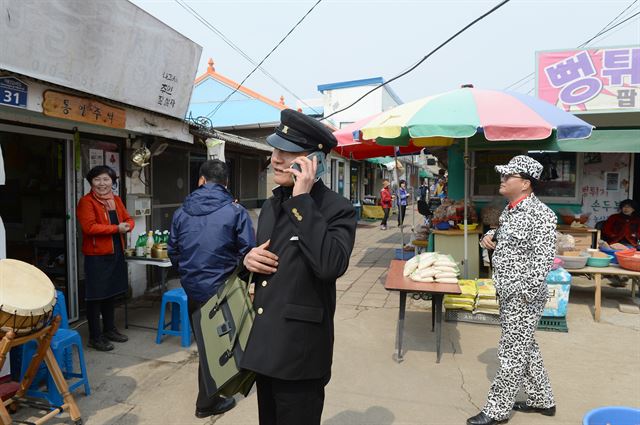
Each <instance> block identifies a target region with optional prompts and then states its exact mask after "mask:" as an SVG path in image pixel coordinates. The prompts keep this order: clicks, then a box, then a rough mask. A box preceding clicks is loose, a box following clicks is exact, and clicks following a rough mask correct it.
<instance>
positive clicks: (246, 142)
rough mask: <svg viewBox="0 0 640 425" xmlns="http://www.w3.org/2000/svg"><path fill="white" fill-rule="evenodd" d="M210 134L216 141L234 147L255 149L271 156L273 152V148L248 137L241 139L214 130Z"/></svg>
mask: <svg viewBox="0 0 640 425" xmlns="http://www.w3.org/2000/svg"><path fill="white" fill-rule="evenodd" d="M210 134H211V136H212V137H214V138H216V139H220V140H224V141H225V142H227V143H231V144H233V145H239V146H244V147H247V148H250V149H255V150H258V151H261V152H264V153H265V154H271V152H273V148H272V147H271V146H269V145H267V144H266V143H261V142H257V141H255V140H252V139H248V138H246V137H241V136H237V135H235V134H231V133H225V132H222V131H218V130H213V131H211V132H210Z"/></svg>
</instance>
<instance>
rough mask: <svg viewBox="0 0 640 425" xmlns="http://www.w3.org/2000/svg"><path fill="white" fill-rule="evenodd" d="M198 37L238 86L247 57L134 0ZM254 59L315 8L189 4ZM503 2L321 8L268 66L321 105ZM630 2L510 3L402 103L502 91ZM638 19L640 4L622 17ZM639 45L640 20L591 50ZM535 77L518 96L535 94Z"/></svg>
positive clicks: (331, 3) (151, 1)
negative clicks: (542, 53)
mask: <svg viewBox="0 0 640 425" xmlns="http://www.w3.org/2000/svg"><path fill="white" fill-rule="evenodd" d="M131 1H132V2H133V3H134V4H136V5H138V6H139V7H141V8H143V9H144V10H146V11H147V12H149V13H150V14H152V15H154V16H155V17H157V18H158V19H160V20H161V21H163V22H165V23H166V24H168V25H170V26H171V27H173V28H175V29H176V30H178V31H179V32H181V33H182V34H184V35H185V36H187V37H189V38H191V39H192V40H194V41H195V42H197V43H198V44H200V45H201V46H203V53H202V57H201V61H200V67H199V71H198V74H200V73H201V72H203V71H204V70H205V69H206V64H207V61H208V58H209V57H212V58H213V59H214V61H215V63H216V65H215V66H216V70H217V71H218V72H219V73H221V74H223V75H225V76H227V77H229V78H232V79H234V80H236V81H241V80H242V79H243V78H244V77H245V76H246V75H247V74H248V73H249V72H250V71H251V69H252V68H253V65H251V64H250V63H249V62H248V61H247V60H246V59H244V58H243V57H242V56H241V55H240V54H238V53H237V52H235V51H234V50H233V49H231V48H230V47H229V46H227V45H226V44H225V43H224V42H223V41H222V40H221V39H220V38H219V37H218V36H216V35H215V34H214V33H213V32H211V31H210V30H209V29H207V28H206V27H205V26H204V25H203V24H201V23H200V22H198V21H197V20H196V19H195V18H194V17H193V16H191V15H190V14H189V13H188V12H186V11H185V10H184V9H183V8H182V7H180V5H179V4H178V3H177V2H176V1H175V0H131ZM184 1H186V3H187V4H188V5H189V6H191V7H192V8H193V9H195V10H196V11H197V12H198V13H200V14H201V15H202V16H203V17H204V18H205V19H207V20H208V21H209V22H210V23H211V24H212V25H214V26H215V27H216V28H217V29H218V30H220V31H221V32H222V33H224V34H225V35H226V36H227V37H228V38H229V39H231V40H232V41H233V42H234V43H235V44H236V45H238V46H239V47H240V48H241V49H242V50H244V51H245V52H246V53H247V54H248V55H249V56H250V57H252V58H253V59H254V60H256V61H260V60H261V59H262V58H263V57H264V56H265V55H266V54H267V53H268V52H269V51H270V50H271V49H272V48H273V47H274V46H275V44H276V43H277V42H278V41H279V40H280V39H281V38H282V37H283V36H284V34H286V32H287V31H288V30H289V29H290V28H291V27H292V26H293V25H294V24H295V23H296V22H297V21H298V20H299V19H300V18H301V17H302V16H303V15H304V14H305V13H306V12H307V10H309V8H310V7H311V6H312V5H313V4H314V3H315V0H313V1H307V0H300V1H293V0H292V1H270V0H252V1H244V0H184ZM498 3H499V0H495V1H484V0H475V1H474V0H467V1H457V0H450V1H431V0H423V1H418V0H414V1H408V0H407V1H403V0H387V1H376V0H366V1H365V0H344V1H341V0H323V1H322V2H321V3H320V4H319V5H318V6H317V7H316V9H315V10H314V11H313V12H312V13H311V14H310V15H309V16H308V17H307V18H306V19H305V21H304V22H303V23H302V24H301V25H300V26H299V27H298V28H297V29H296V30H295V31H294V33H293V34H292V35H291V36H290V37H289V38H288V39H287V40H286V41H285V42H284V43H283V44H282V45H281V46H280V47H279V48H278V50H276V52H275V53H274V54H273V55H272V56H271V57H270V58H269V59H268V60H267V61H266V62H265V64H264V65H263V67H264V68H265V69H266V70H267V71H268V72H269V73H270V74H272V75H273V76H274V77H275V78H276V79H277V80H278V81H279V82H280V83H282V84H283V85H284V86H286V87H287V88H288V89H289V90H291V91H292V92H294V93H295V94H296V95H297V96H299V97H301V98H303V99H308V98H314V97H319V96H320V94H319V93H318V92H317V90H316V87H317V85H318V84H324V83H332V82H337V81H345V80H353V79H361V78H369V77H378V76H381V77H383V78H385V79H389V78H391V77H393V76H394V75H396V74H398V73H400V72H401V71H403V70H405V69H407V68H408V67H410V66H411V65H413V64H414V63H416V62H417V61H418V60H419V59H421V58H422V57H423V56H424V55H425V54H426V53H428V52H429V51H430V50H432V49H433V48H435V47H436V46H437V45H438V44H440V43H441V42H442V41H444V40H445V39H447V38H448V37H449V36H450V35H452V34H454V33H455V32H456V31H457V30H459V29H460V28H461V27H463V26H464V25H466V24H467V23H469V22H470V21H472V20H473V19H475V18H476V17H478V16H479V15H481V14H482V13H484V12H485V11H487V10H489V9H490V8H491V7H493V6H494V5H496V4H498ZM632 3H633V0H620V1H618V0H600V1H590V0H582V1H577V0H576V1H570V0H565V1H550V0H535V1H527V0H511V2H509V3H507V4H506V5H505V6H504V7H502V8H501V9H500V10H498V11H497V12H495V13H494V14H492V15H491V16H489V17H488V18H486V19H484V20H483V21H481V22H479V23H478V24H476V25H475V26H473V27H472V28H470V29H469V30H468V31H467V32H465V33H464V34H462V35H461V36H460V37H458V38H457V39H456V40H454V41H453V42H452V43H450V44H448V45H447V46H446V47H445V48H443V49H442V50H440V51H439V52H438V53H436V54H435V55H434V56H432V57H431V58H430V59H428V60H427V61H426V62H425V63H423V64H422V65H421V66H420V67H419V68H418V69H416V70H415V71H413V72H412V73H410V74H408V75H407V76H405V77H403V78H401V79H400V80H397V81H396V82H394V83H393V84H392V87H393V89H394V90H395V91H396V93H397V94H398V95H399V96H400V98H401V99H402V100H403V101H405V102H406V101H410V100H413V99H417V98H420V97H424V96H428V95H431V94H435V93H439V92H442V91H446V90H450V89H452V88H457V87H459V85H460V84H463V83H473V84H474V85H475V86H476V87H482V88H493V89H504V88H506V87H507V86H509V85H510V84H512V83H514V82H515V81H517V80H519V79H521V78H522V77H525V76H526V75H527V74H529V73H531V72H533V71H534V62H535V52H536V51H537V50H554V49H565V48H573V47H576V46H578V45H580V44H582V43H583V42H585V41H587V40H588V39H589V38H591V37H592V36H594V35H595V34H597V33H598V31H599V30H600V29H602V27H604V26H605V25H606V24H607V23H608V22H609V21H611V20H612V19H613V18H614V17H616V15H618V13H620V12H621V11H622V10H623V9H624V8H626V7H627V6H629V5H630V4H632ZM638 11H640V1H636V2H635V3H634V4H633V5H632V6H631V8H630V9H629V10H627V12H625V14H624V15H623V18H624V17H626V16H629V15H631V14H633V13H636V12H638ZM638 44H640V15H639V16H636V17H635V18H633V19H632V20H630V21H628V22H627V23H625V24H623V25H621V26H619V27H618V28H616V29H615V30H613V31H611V32H609V33H607V34H606V35H605V36H603V37H600V38H598V39H596V40H595V41H594V42H592V43H591V44H590V46H594V47H607V46H622V45H638ZM245 85H246V86H247V87H249V88H251V89H253V90H256V91H257V92H259V93H261V94H264V95H265V96H268V97H271V98H272V99H276V100H277V99H279V97H280V95H284V96H285V100H286V102H287V104H289V105H291V106H294V105H295V98H294V97H293V96H292V95H291V94H289V93H287V92H286V91H285V90H284V89H283V88H281V87H279V86H278V85H276V84H275V83H274V82H273V81H272V80H271V79H269V78H267V77H266V76H265V75H264V74H262V73H261V72H260V71H256V73H254V74H253V76H252V77H251V78H250V79H249V80H248V81H247V82H246V83H245ZM533 86H534V82H533V80H532V79H531V80H530V81H528V83H527V84H525V85H524V86H522V87H520V88H517V89H518V91H522V92H525V93H526V92H527V91H529V89H531V88H533Z"/></svg>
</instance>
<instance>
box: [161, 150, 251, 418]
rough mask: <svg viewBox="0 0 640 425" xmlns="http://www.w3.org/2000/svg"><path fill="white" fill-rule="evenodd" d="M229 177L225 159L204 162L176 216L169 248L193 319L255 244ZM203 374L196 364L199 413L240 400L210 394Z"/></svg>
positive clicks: (222, 409) (215, 411)
mask: <svg viewBox="0 0 640 425" xmlns="http://www.w3.org/2000/svg"><path fill="white" fill-rule="evenodd" d="M228 180H229V170H228V168H227V165H226V164H225V163H224V162H222V161H220V160H217V159H214V160H209V161H206V162H204V163H203V164H202V165H201V166H200V170H199V177H198V188H197V189H196V190H194V191H193V192H192V193H191V194H190V195H189V196H187V198H186V199H185V200H184V203H183V204H182V206H181V207H180V208H178V209H177V210H176V212H175V213H174V214H173V220H172V222H171V232H170V237H169V243H168V247H167V249H168V251H169V257H170V258H171V262H172V263H173V264H174V265H175V266H177V268H178V272H179V274H180V283H181V285H182V287H183V288H184V290H185V292H186V294H187V300H188V308H189V319H190V320H191V316H192V314H193V313H194V312H195V311H196V310H198V309H199V308H200V307H202V306H203V305H204V304H206V302H207V301H208V300H209V299H210V298H211V297H212V296H214V295H215V294H216V293H217V292H218V290H219V288H220V287H222V286H223V285H224V283H225V281H226V280H227V278H228V277H229V276H231V275H232V274H233V272H234V271H235V270H236V269H237V268H238V266H239V265H240V264H241V261H242V258H243V257H244V256H245V255H246V254H247V252H249V250H250V249H251V248H253V247H255V233H254V230H253V225H252V223H251V218H250V217H249V213H248V212H247V210H246V209H245V208H244V207H242V206H241V205H240V204H238V203H236V202H234V198H233V196H232V195H231V193H230V192H229V191H228V190H227V187H226V186H227V183H228ZM191 329H193V323H192V324H191ZM211 331H212V332H215V329H212V330H211ZM202 373H203V372H202V370H201V369H200V367H198V396H197V399H196V412H195V415H196V417H198V418H206V417H208V416H212V415H219V414H222V413H224V412H226V411H228V410H230V409H232V408H233V407H234V406H235V404H236V402H235V400H234V399H233V398H223V397H219V396H217V397H209V396H208V395H207V392H206V388H205V384H204V377H203V376H202Z"/></svg>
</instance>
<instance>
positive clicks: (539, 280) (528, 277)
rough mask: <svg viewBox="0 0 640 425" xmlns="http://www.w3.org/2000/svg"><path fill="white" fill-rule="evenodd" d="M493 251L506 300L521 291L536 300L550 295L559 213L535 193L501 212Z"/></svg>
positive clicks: (499, 288) (501, 293)
mask: <svg viewBox="0 0 640 425" xmlns="http://www.w3.org/2000/svg"><path fill="white" fill-rule="evenodd" d="M499 223H500V224H499V226H498V229H495V230H490V231H489V232H487V234H488V235H491V236H494V234H495V233H496V232H497V235H496V236H495V239H496V240H497V243H496V249H495V252H494V253H493V280H494V282H495V285H496V291H497V292H498V295H499V297H500V298H502V299H507V298H509V297H510V296H513V295H514V294H521V295H523V296H524V298H525V299H526V300H527V301H529V302H532V301H534V300H543V299H546V298H547V295H548V293H547V284H546V283H545V280H546V277H547V273H549V270H551V266H552V265H553V259H554V257H555V254H556V223H557V218H556V215H555V213H554V212H553V211H551V209H550V208H549V207H547V206H546V205H545V204H544V203H542V202H541V201H540V200H539V199H538V198H537V197H536V196H535V195H534V194H531V195H530V196H529V197H527V198H525V199H524V200H523V201H521V202H520V203H519V204H518V205H516V206H515V207H514V208H509V206H508V205H507V207H506V208H505V209H504V211H502V214H501V215H500V221H499Z"/></svg>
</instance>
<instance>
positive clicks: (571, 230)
mask: <svg viewBox="0 0 640 425" xmlns="http://www.w3.org/2000/svg"><path fill="white" fill-rule="evenodd" d="M556 229H557V230H558V232H561V233H564V234H565V235H571V236H573V239H574V242H575V250H576V251H582V250H586V249H588V248H596V247H597V243H598V240H599V239H600V230H598V229H594V228H591V227H572V226H570V225H567V224H558V225H557V226H556ZM594 236H595V237H594Z"/></svg>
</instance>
